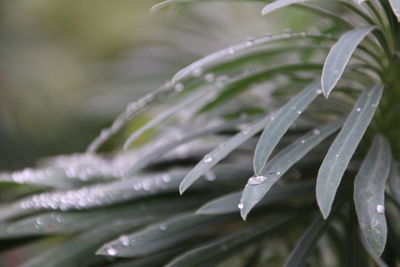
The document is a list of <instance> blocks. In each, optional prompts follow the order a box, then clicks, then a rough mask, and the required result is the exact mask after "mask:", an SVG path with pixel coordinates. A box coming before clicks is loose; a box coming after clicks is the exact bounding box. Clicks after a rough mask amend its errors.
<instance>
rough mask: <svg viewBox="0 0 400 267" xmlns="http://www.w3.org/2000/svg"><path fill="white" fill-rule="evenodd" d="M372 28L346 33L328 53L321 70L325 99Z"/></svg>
mask: <svg viewBox="0 0 400 267" xmlns="http://www.w3.org/2000/svg"><path fill="white" fill-rule="evenodd" d="M373 29H375V28H374V27H365V28H357V29H354V30H351V31H348V32H346V33H345V34H344V35H343V36H342V37H340V39H339V40H338V41H337V43H336V44H335V45H334V46H333V47H332V49H331V51H330V52H329V54H328V56H327V58H326V60H325V63H324V68H323V70H322V77H321V85H322V91H323V93H324V95H325V97H328V96H329V94H330V93H331V91H332V90H333V88H334V87H335V86H336V84H337V82H338V81H339V79H340V77H341V76H342V74H343V71H344V69H345V68H346V65H347V63H348V62H349V60H350V58H351V56H352V54H353V53H354V51H355V50H356V48H357V46H358V45H359V44H360V43H361V41H362V40H363V39H364V38H365V36H367V35H368V34H369V33H370V32H371V31H372V30H373Z"/></svg>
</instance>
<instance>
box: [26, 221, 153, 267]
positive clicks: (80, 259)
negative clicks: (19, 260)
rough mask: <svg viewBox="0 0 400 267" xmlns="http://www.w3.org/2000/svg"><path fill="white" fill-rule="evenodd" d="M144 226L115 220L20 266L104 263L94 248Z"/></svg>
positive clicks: (48, 266) (134, 222)
mask: <svg viewBox="0 0 400 267" xmlns="http://www.w3.org/2000/svg"><path fill="white" fill-rule="evenodd" d="M150 222H151V220H149V221H147V223H150ZM144 224H146V223H145V222H144V221H141V222H140V223H138V222H137V221H132V220H116V221H113V222H110V223H108V224H105V225H102V226H99V227H96V228H94V229H92V230H89V231H87V232H83V233H80V234H79V235H76V236H73V237H72V238H70V239H68V240H67V241H65V242H63V243H61V244H60V245H58V246H56V247H55V248H52V249H50V250H48V251H46V252H44V253H42V254H39V255H38V256H37V257H34V258H32V259H31V260H29V261H28V262H26V263H24V264H22V265H21V266H22V267H43V266H46V267H60V266H92V265H94V263H101V262H104V258H102V257H98V256H96V255H95V254H94V252H95V250H96V248H98V247H99V246H100V245H101V244H102V243H103V242H106V241H107V240H110V239H111V238H114V237H116V236H118V235H120V234H122V233H124V232H127V231H132V230H134V229H137V228H138V227H140V226H142V225H144ZM109 252H110V251H109ZM109 254H110V253H109Z"/></svg>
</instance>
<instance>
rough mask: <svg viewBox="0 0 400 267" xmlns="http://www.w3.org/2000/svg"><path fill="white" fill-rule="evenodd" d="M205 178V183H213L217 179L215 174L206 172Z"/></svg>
mask: <svg viewBox="0 0 400 267" xmlns="http://www.w3.org/2000/svg"><path fill="white" fill-rule="evenodd" d="M204 176H205V178H206V180H207V181H210V182H212V181H215V179H216V178H217V175H215V173H214V172H213V171H208V172H206V173H205V175H204Z"/></svg>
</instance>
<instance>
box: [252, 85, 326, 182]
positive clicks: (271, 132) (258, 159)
mask: <svg viewBox="0 0 400 267" xmlns="http://www.w3.org/2000/svg"><path fill="white" fill-rule="evenodd" d="M320 92H321V86H320V82H319V80H318V81H314V82H313V83H311V84H310V85H309V86H307V87H306V88H305V89H303V90H302V91H301V92H300V93H298V94H297V95H296V96H294V97H293V98H292V99H291V100H290V101H289V102H287V103H286V104H285V105H284V106H283V107H281V108H280V109H279V110H278V111H277V112H275V113H274V114H273V115H271V120H270V121H269V122H268V124H267V125H266V126H265V129H264V131H263V133H262V135H261V137H260V139H259V141H258V144H257V147H256V151H255V155H254V163H253V166H254V172H255V174H256V175H259V174H260V172H261V170H262V169H263V168H264V166H265V164H266V163H267V160H268V158H269V156H270V155H271V153H272V151H273V150H274V148H275V146H276V145H277V144H278V143H279V141H280V140H281V138H282V136H283V135H284V134H285V133H286V131H287V130H288V129H289V127H290V126H291V125H292V123H293V122H294V121H295V120H296V119H297V118H298V117H299V116H300V114H301V113H302V112H303V111H304V110H305V109H306V108H307V107H308V105H309V104H310V103H311V102H312V101H314V99H315V98H317V96H318V95H319V94H320Z"/></svg>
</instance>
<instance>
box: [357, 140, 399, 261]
mask: <svg viewBox="0 0 400 267" xmlns="http://www.w3.org/2000/svg"><path fill="white" fill-rule="evenodd" d="M391 161H392V154H391V149H390V144H389V143H388V142H387V141H386V139H385V138H384V137H383V136H376V137H375V139H374V142H373V143H372V146H371V148H370V150H369V152H368V154H367V157H366V158H365V160H364V162H363V164H362V166H361V168H360V171H359V172H358V174H357V176H356V178H355V181H354V204H355V208H356V212H357V217H358V221H359V223H360V228H361V232H362V234H363V235H364V237H365V240H366V241H367V243H368V245H369V247H370V248H371V249H372V251H373V253H374V254H375V256H378V257H379V256H380V255H381V254H382V252H383V250H384V248H385V244H386V235H387V225H386V218H385V203H384V201H385V185H386V179H387V178H388V176H389V172H390V164H391Z"/></svg>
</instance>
